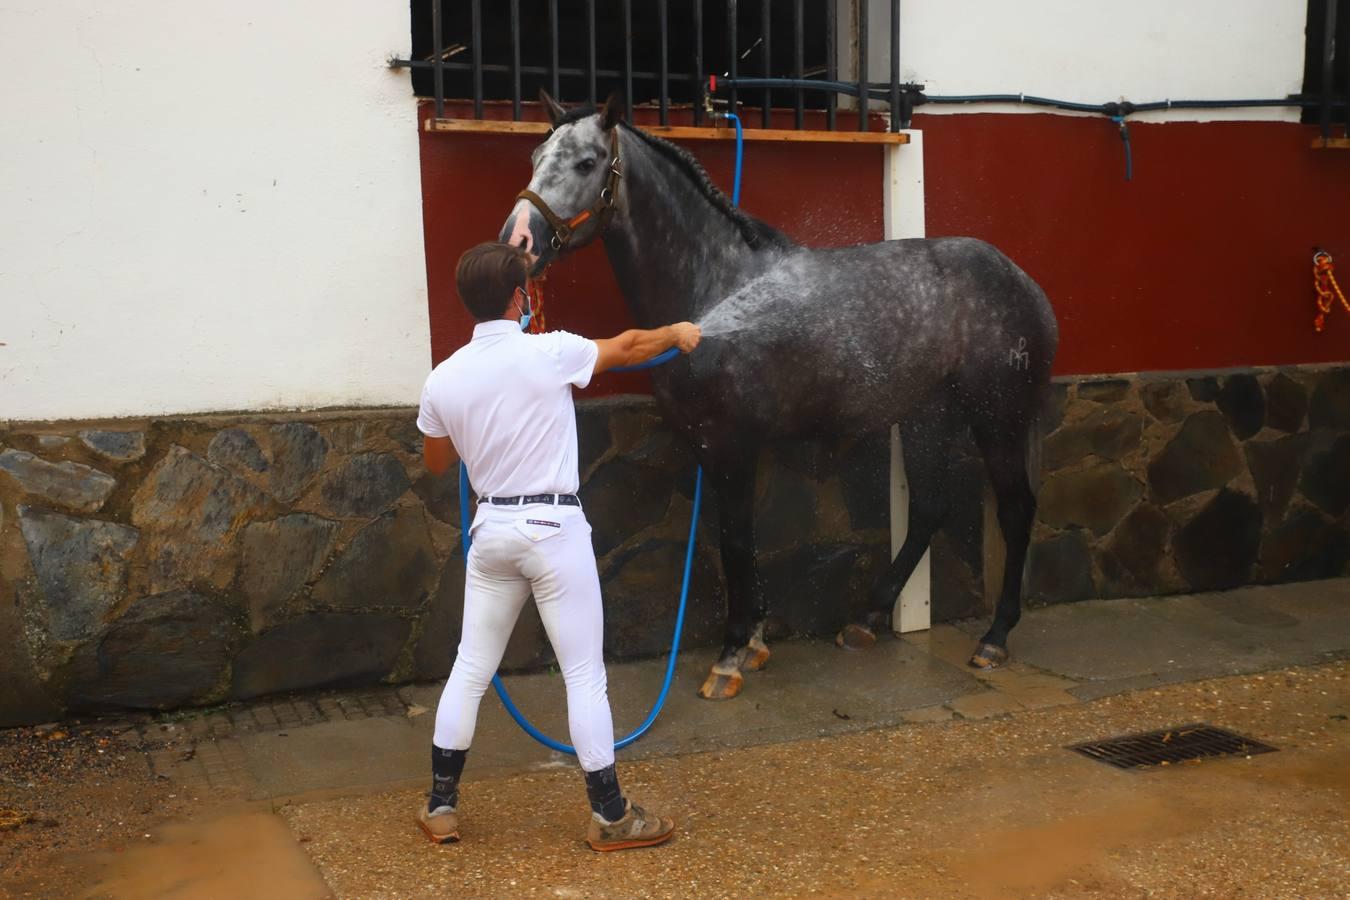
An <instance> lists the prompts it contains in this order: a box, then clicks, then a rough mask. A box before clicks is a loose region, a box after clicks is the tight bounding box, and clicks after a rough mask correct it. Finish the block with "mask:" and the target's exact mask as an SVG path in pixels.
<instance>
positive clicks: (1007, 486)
mask: <svg viewBox="0 0 1350 900" xmlns="http://www.w3.org/2000/svg"><path fill="white" fill-rule="evenodd" d="M1029 427H1030V426H1029V425H1028V424H1026V423H1025V422H1023V423H1021V424H1016V423H1013V424H1000V423H999V422H997V421H992V422H983V423H977V424H976V425H975V426H974V431H975V441H976V443H977V444H978V445H979V447H980V452H981V453H982V454H983V455H984V464H985V468H986V469H987V470H988V472H989V481H990V483H991V484H992V485H993V488H994V497H995V498H996V500H997V501H998V525H999V530H1001V531H1002V532H1003V543H1004V545H1005V546H1006V548H1007V552H1006V553H1005V554H1004V559H1005V562H1004V566H1003V590H1002V592H1001V593H1000V594H999V598H998V606H997V607H996V608H995V610H994V621H993V624H991V625H990V626H989V630H988V631H987V632H986V633H985V635H984V637H982V638H980V645H979V647H978V648H977V649H976V650H975V653H974V655H973V656H971V658H970V664H971V665H972V666H974V667H975V668H979V669H993V668H997V667H999V666H1001V665H1003V664H1004V663H1006V662H1007V661H1008V632H1010V631H1012V629H1013V626H1015V625H1016V624H1017V620H1018V619H1020V618H1021V617H1022V568H1023V566H1024V564H1025V563H1026V559H1027V547H1028V545H1029V544H1030V543H1031V527H1032V522H1033V520H1034V519H1035V517H1036V494H1035V492H1033V491H1032V489H1031V479H1030V477H1029V476H1028V474H1027V450H1028V447H1027V439H1028V429H1029Z"/></svg>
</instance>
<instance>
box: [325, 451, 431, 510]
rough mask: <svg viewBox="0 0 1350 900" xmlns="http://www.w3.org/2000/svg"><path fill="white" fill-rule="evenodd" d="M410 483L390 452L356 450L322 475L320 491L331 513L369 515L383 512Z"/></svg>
mask: <svg viewBox="0 0 1350 900" xmlns="http://www.w3.org/2000/svg"><path fill="white" fill-rule="evenodd" d="M410 486H411V485H410V484H409V483H408V473H407V472H405V471H403V465H402V463H400V462H399V461H398V459H397V458H396V457H394V456H393V455H392V454H389V453H357V454H356V455H354V456H352V457H349V458H348V459H347V460H346V461H345V462H343V463H342V464H341V465H340V466H338V467H337V468H336V469H334V470H333V471H331V472H329V473H328V475H327V476H326V477H325V478H324V481H323V486H322V487H321V488H320V491H321V493H322V495H323V501H324V503H325V504H326V505H327V507H328V509H329V510H331V511H332V513H333V514H334V515H338V516H359V517H361V518H369V517H371V516H377V515H379V514H380V513H382V512H384V511H385V510H386V509H388V508H389V506H390V505H391V504H392V503H393V502H394V501H395V500H397V499H398V498H399V497H401V496H402V495H403V492H404V491H406V490H408V488H409V487H410Z"/></svg>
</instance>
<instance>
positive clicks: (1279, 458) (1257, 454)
mask: <svg viewBox="0 0 1350 900" xmlns="http://www.w3.org/2000/svg"><path fill="white" fill-rule="evenodd" d="M1307 437H1308V436H1307V435H1306V434H1301V435H1290V436H1289V437H1282V438H1278V439H1276V440H1273V441H1248V442H1247V444H1246V447H1245V450H1246V454H1247V468H1248V470H1249V471H1250V472H1251V473H1252V481H1253V483H1254V484H1255V485H1256V501H1257V503H1259V504H1260V505H1261V512H1262V513H1263V514H1264V515H1265V517H1266V521H1269V522H1274V521H1278V520H1279V519H1280V518H1281V517H1282V516H1283V515H1284V510H1285V507H1287V506H1288V505H1289V500H1290V498H1291V497H1293V496H1294V487H1295V485H1297V484H1298V477H1299V474H1300V473H1301V472H1302V470H1303V459H1304V457H1305V456H1306V454H1307V451H1308V440H1307Z"/></svg>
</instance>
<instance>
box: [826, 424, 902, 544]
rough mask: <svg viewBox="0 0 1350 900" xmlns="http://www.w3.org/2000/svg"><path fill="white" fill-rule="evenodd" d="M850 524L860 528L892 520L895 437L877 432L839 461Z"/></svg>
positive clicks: (887, 524) (882, 526) (861, 529)
mask: <svg viewBox="0 0 1350 900" xmlns="http://www.w3.org/2000/svg"><path fill="white" fill-rule="evenodd" d="M839 483H840V487H841V488H842V491H843V495H844V505H845V506H846V507H847V508H848V519H849V524H850V525H852V526H853V528H854V529H856V530H858V531H864V530H869V529H881V528H889V527H890V523H891V437H890V434H889V433H888V432H884V431H883V432H877V433H874V434H870V435H867V436H865V437H863V438H860V439H859V440H858V441H856V442H855V443H854V444H853V446H852V447H850V448H849V449H848V451H847V452H846V453H845V454H844V456H843V458H842V459H841V460H840V463H839Z"/></svg>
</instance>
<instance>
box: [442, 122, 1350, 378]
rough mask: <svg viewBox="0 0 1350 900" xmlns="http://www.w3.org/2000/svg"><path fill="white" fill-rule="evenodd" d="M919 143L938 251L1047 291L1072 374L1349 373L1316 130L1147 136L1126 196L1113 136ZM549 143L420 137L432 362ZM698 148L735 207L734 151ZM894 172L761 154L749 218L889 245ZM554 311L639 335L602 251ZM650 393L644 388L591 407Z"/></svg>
mask: <svg viewBox="0 0 1350 900" xmlns="http://www.w3.org/2000/svg"><path fill="white" fill-rule="evenodd" d="M492 112H493V113H494V114H497V115H500V114H501V113H502V112H504V111H498V110H493V111H492ZM458 114H461V115H462V114H463V113H462V112H459V113H458ZM424 115H425V110H424ZM915 126H916V127H918V128H921V129H923V130H924V141H925V180H926V191H927V221H928V233H929V235H930V236H934V237H936V236H940V235H955V234H964V235H973V236H976V237H980V238H983V239H985V240H988V241H990V242H992V243H994V244H996V245H997V246H999V247H1000V248H1002V249H1003V250H1004V252H1006V253H1007V254H1008V255H1009V256H1011V257H1012V258H1013V259H1014V260H1015V261H1016V262H1017V263H1018V264H1019V265H1021V266H1022V267H1023V268H1024V269H1026V270H1027V272H1028V273H1030V274H1031V276H1032V277H1034V278H1035V279H1036V280H1037V281H1039V282H1040V284H1041V285H1042V286H1043V287H1044V288H1045V290H1046V293H1047V294H1048V295H1049V296H1050V299H1051V302H1052V303H1053V304H1054V307H1055V311H1056V313H1057V315H1058V316H1059V321H1060V332H1061V339H1060V352H1059V358H1058V360H1057V365H1056V370H1057V371H1058V372H1059V373H1060V374H1089V373H1102V372H1124V371H1146V370H1163V369H1198V368H1200V369H1207V368H1226V367H1233V366H1250V365H1273V364H1293V363H1310V362H1327V361H1340V360H1346V359H1350V316H1346V315H1344V314H1343V312H1342V313H1340V314H1336V315H1333V316H1332V319H1331V322H1330V324H1329V325H1328V327H1327V330H1326V332H1325V333H1323V334H1321V335H1317V334H1314V332H1313V330H1312V325H1311V321H1312V312H1311V310H1312V286H1311V274H1310V271H1311V256H1312V248H1313V246H1314V245H1319V246H1323V247H1326V248H1327V249H1328V250H1330V251H1331V252H1332V253H1334V254H1337V255H1338V259H1340V260H1342V261H1343V263H1342V267H1341V271H1342V281H1343V283H1346V285H1347V286H1348V287H1350V217H1347V216H1346V215H1345V206H1346V202H1347V201H1348V200H1350V153H1348V152H1339V153H1338V152H1336V151H1314V150H1311V149H1309V146H1308V144H1309V141H1310V139H1311V137H1312V131H1311V130H1310V129H1309V128H1307V127H1304V126H1300V125H1293V124H1284V123H1265V122H1255V123H1253V122H1248V123H1228V122H1215V123H1170V124H1162V125H1145V124H1133V125H1131V129H1130V131H1131V141H1132V143H1133V145H1134V157H1135V163H1134V167H1135V177H1134V180H1133V181H1131V182H1126V181H1125V180H1124V168H1125V167H1124V157H1123V151H1122V147H1121V143H1120V139H1119V137H1118V134H1117V132H1116V130H1115V128H1114V126H1112V125H1111V124H1110V123H1109V122H1106V121H1104V120H1101V119H1089V118H1068V117H1063V116H1049V115H998V114H994V115H953V116H918V117H916V119H915ZM537 141H538V137H537V136H520V137H517V136H507V135H467V134H427V133H426V132H423V133H422V137H421V152H422V182H423V217H424V224H425V231H426V251H427V284H428V289H429V295H430V298H431V299H430V303H431V350H432V359H433V361H439V360H441V359H443V358H445V357H446V356H448V355H449V354H450V353H451V352H453V351H454V349H455V348H457V347H458V346H460V345H461V344H462V343H463V342H464V341H465V340H467V338H468V336H469V333H470V331H471V330H472V323H471V321H470V320H469V318H468V316H467V315H466V314H465V313H464V311H463V308H462V307H461V306H460V304H459V300H458V298H457V297H456V295H455V292H454V266H455V261H456V259H457V258H458V256H459V254H460V253H462V252H463V251H464V250H465V249H467V248H468V247H470V246H472V245H473V244H475V243H477V242H479V241H483V240H491V239H492V238H494V237H495V236H496V234H497V231H498V229H499V228H500V227H501V224H502V222H503V220H504V219H505V217H506V215H507V214H508V212H509V211H510V208H511V206H512V198H513V197H514V196H515V194H516V192H517V191H518V190H520V189H521V188H522V187H524V186H525V184H526V182H527V181H528V180H529V172H530V166H529V151H530V149H531V148H532V147H533V146H534V145H535V143H537ZM685 146H687V147H688V148H689V149H690V150H692V151H693V152H694V153H695V154H696V155H697V156H698V157H699V159H700V160H702V162H703V163H704V165H705V166H706V167H707V169H708V171H709V173H710V174H711V175H712V177H713V179H714V180H715V181H716V182H717V183H718V184H720V185H722V186H723V187H724V188H725V189H726V190H727V191H728V192H729V191H730V188H731V176H732V171H731V170H732V164H733V158H734V148H733V146H732V144H731V143H730V142H727V143H721V142H717V143H713V142H708V141H690V142H687V143H686V144H685ZM881 172H882V150H881V148H880V147H878V146H869V145H852V144H807V143H776V142H775V143H768V142H748V143H747V144H746V157H745V173H744V186H743V190H742V205H743V206H744V207H745V208H746V209H747V210H749V211H750V212H752V213H754V214H755V215H757V216H759V217H761V218H763V219H765V220H767V221H769V222H771V223H773V224H774V225H777V226H778V227H780V228H782V229H784V230H785V231H786V232H788V233H789V234H790V235H792V236H793V237H794V238H796V239H797V240H800V241H802V242H804V243H808V244H814V245H820V246H829V245H840V244H849V243H855V242H859V241H874V240H880V239H881V234H882V213H881V177H882V176H881ZM547 294H548V299H547V305H546V310H545V311H546V314H547V317H548V324H549V326H550V327H551V328H566V329H568V330H571V331H576V332H578V333H581V334H585V335H588V336H593V337H599V336H608V335H610V334H613V333H615V332H617V331H620V330H622V329H623V328H625V327H628V325H629V318H628V315H627V312H626V311H625V309H624V306H623V301H622V299H621V298H620V296H619V293H618V290H617V287H616V286H615V284H614V280H613V277H612V276H611V274H610V271H609V266H608V263H607V261H606V259H605V256H604V251H603V249H602V248H601V247H600V246H599V245H594V246H592V247H589V248H587V249H585V250H583V251H581V252H580V253H578V254H576V255H575V256H574V257H572V258H569V259H566V260H563V261H562V262H560V263H558V264H556V265H554V266H553V267H551V268H550V270H549V276H548V282H547ZM644 390H646V376H645V375H640V374H638V375H616V376H611V377H609V378H607V379H606V380H605V381H604V383H603V384H597V385H596V386H595V388H594V389H593V391H594V392H596V393H613V392H626V391H644Z"/></svg>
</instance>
